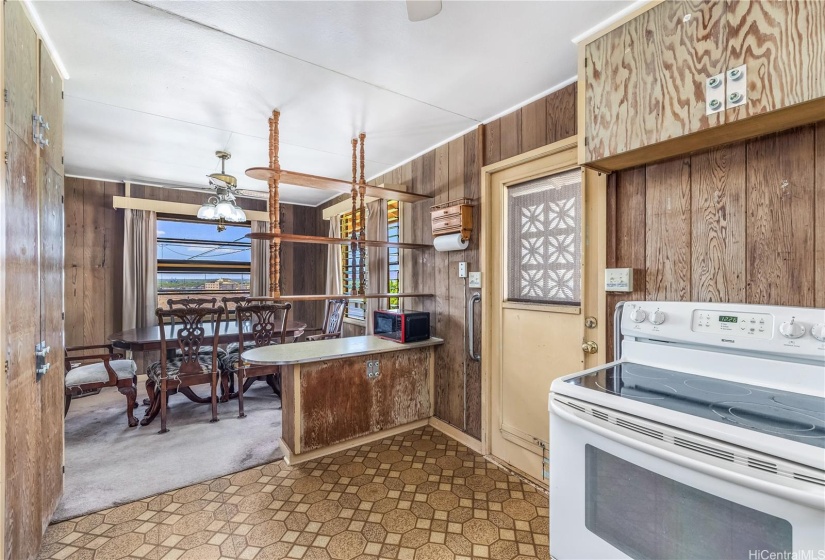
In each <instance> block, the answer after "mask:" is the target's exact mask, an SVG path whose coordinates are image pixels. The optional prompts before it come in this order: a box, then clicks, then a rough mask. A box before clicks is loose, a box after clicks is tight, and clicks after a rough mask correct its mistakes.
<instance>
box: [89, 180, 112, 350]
mask: <svg viewBox="0 0 825 560" xmlns="http://www.w3.org/2000/svg"><path fill="white" fill-rule="evenodd" d="M105 200H106V197H105V184H104V183H103V182H101V181H93V180H90V179H87V180H85V185H84V189H83V204H84V208H85V209H84V212H83V267H84V270H83V339H84V341H87V342H88V343H89V344H102V343H103V342H105V341H106V335H108V334H110V333H107V332H104V330H105V323H104V320H103V313H102V311H103V309H102V305H101V303H102V302H101V297H102V296H103V295H104V294H105V293H106V275H105V272H104V266H105V263H106V245H107V243H111V242H112V240H107V239H106V212H105V210H104V203H105Z"/></svg>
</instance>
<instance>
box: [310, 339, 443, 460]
mask: <svg viewBox="0 0 825 560" xmlns="http://www.w3.org/2000/svg"><path fill="white" fill-rule="evenodd" d="M430 355H431V352H430V349H428V348H419V349H414V350H404V351H401V352H392V353H389V354H381V355H380V357H378V360H379V370H380V376H379V377H378V378H377V379H368V378H367V376H366V363H365V362H366V360H365V358H364V357H363V356H360V357H354V358H345V359H342V360H331V361H324V362H316V363H310V364H303V365H302V366H301V376H300V393H301V404H300V412H299V413H300V419H301V428H300V434H298V437H300V438H301V446H300V447H301V452H302V453H303V452H306V451H311V450H313V449H318V448H321V447H326V446H328V445H332V444H335V443H339V442H341V441H346V440H348V439H352V438H355V437H359V436H363V435H366V434H369V433H373V432H376V431H379V430H384V429H387V428H392V427H394V426H400V425H403V424H407V423H409V422H412V421H415V420H420V419H422V418H427V417H429V415H430V398H431V397H430V394H429V369H430V363H429V360H430ZM356 403H358V404H357V406H356V405H355V404H356ZM344 411H346V412H344Z"/></svg>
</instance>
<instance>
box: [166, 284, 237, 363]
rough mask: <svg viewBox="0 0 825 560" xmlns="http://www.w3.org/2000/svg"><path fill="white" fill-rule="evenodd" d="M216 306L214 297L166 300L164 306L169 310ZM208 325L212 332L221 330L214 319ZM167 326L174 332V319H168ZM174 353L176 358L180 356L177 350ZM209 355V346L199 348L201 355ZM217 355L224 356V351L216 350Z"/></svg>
mask: <svg viewBox="0 0 825 560" xmlns="http://www.w3.org/2000/svg"><path fill="white" fill-rule="evenodd" d="M217 304H218V298H214V297H213V298H206V297H204V298H193V297H189V296H187V297H185V298H179V299H167V300H166V306H167V307H168V308H169V309H176V308H182V309H200V308H203V307H215V306H216V305H217ZM224 310H226V307H224ZM209 323H210V324H211V326H212V330H213V331H214V332H220V328H221V325H222V323H221V321H220V320H217V321H216V320H215V318H214V317H212V318H211V319H210V320H209ZM162 324H163V323H161V325H162ZM169 324H170V325H171V326H172V330H173V332H174V328H175V318H174V317H171V318H170V319H169ZM176 353H177V355H178V356H180V351H179V350H178V351H176ZM211 353H212V347H211V346H203V347H202V348H201V354H211ZM218 354H219V356H222V355H223V354H224V350H223V349H222V348H218Z"/></svg>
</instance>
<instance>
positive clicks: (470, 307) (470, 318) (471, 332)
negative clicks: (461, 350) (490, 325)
mask: <svg viewBox="0 0 825 560" xmlns="http://www.w3.org/2000/svg"><path fill="white" fill-rule="evenodd" d="M480 301H481V294H480V293H478V292H476V293H474V294H473V295H471V296H470V301H468V302H467V327H466V328H467V332H468V334H467V355H468V356H470V359H471V360H473V361H474V362H480V361H481V354H476V353H475V350H474V348H475V346H476V345H475V329H474V328H473V325H474V324H475V308H476V306H475V304H476V303H478V302H480Z"/></svg>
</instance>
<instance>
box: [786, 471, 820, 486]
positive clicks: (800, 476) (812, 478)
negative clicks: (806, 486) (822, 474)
mask: <svg viewBox="0 0 825 560" xmlns="http://www.w3.org/2000/svg"><path fill="white" fill-rule="evenodd" d="M793 477H794V478H795V479H797V480H802V481H804V482H810V483H811V484H818V485H819V486H825V479H822V478H819V477H816V476H810V475H807V474H800V473H793Z"/></svg>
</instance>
